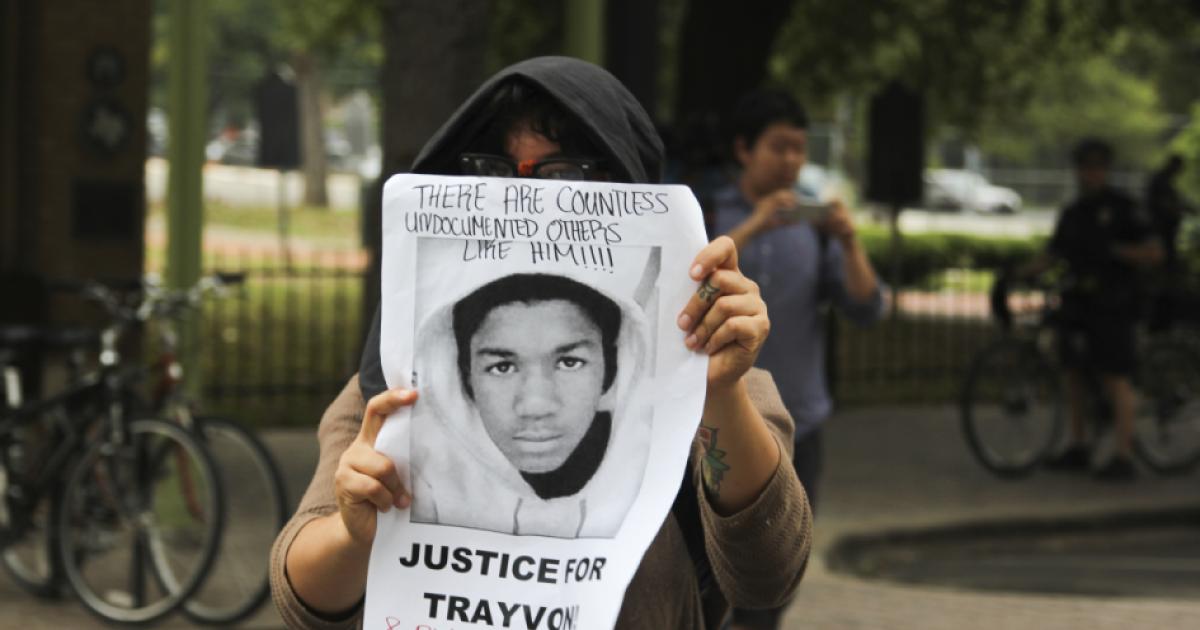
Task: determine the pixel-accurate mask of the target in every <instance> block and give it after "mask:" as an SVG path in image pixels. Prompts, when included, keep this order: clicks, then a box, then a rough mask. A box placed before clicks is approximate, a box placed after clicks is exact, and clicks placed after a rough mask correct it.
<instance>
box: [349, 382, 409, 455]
mask: <svg viewBox="0 0 1200 630" xmlns="http://www.w3.org/2000/svg"><path fill="white" fill-rule="evenodd" d="M415 402H417V392H416V390H412V389H389V390H388V391H386V392H383V393H382V394H379V395H377V396H374V397H372V398H371V400H370V401H368V402H367V409H366V411H365V412H364V413H363V420H362V428H360V429H359V431H358V436H359V438H361V439H362V440H363V441H365V442H366V443H367V444H370V445H372V446H374V445H375V438H377V437H379V431H380V429H382V428H383V422H384V421H385V420H387V418H388V416H390V415H392V414H393V413H395V412H396V410H397V409H399V408H401V407H406V406H408V405H411V404H413V403H415Z"/></svg>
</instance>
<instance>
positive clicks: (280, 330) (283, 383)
mask: <svg viewBox="0 0 1200 630" xmlns="http://www.w3.org/2000/svg"><path fill="white" fill-rule="evenodd" d="M206 262H207V263H208V264H207V265H206V271H208V272H240V273H244V274H245V276H246V280H245V282H244V283H243V284H242V285H241V286H239V287H237V288H236V289H234V290H233V291H231V292H230V293H229V294H228V295H226V296H225V297H224V298H222V299H218V300H211V301H209V303H208V304H206V306H205V309H204V313H203V318H202V322H201V331H202V332H201V338H202V340H203V343H201V344H200V350H199V355H200V367H201V373H202V374H203V384H204V400H205V403H206V407H205V408H206V409H208V410H212V411H215V412H220V413H226V414H230V415H234V416H237V417H238V418H240V419H242V420H244V421H246V422H250V423H253V424H273V425H281V424H282V425H315V424H316V422H317V420H318V419H319V418H320V414H321V411H322V410H323V409H324V407H325V406H326V405H328V404H329V402H330V401H332V400H333V397H334V396H335V395H336V394H337V392H338V391H339V390H340V389H341V388H342V386H343V385H345V383H346V380H347V379H348V378H349V377H350V376H351V375H352V374H353V373H354V372H355V371H356V370H357V368H358V358H359V354H360V352H361V348H362V340H363V337H364V332H363V329H362V321H363V314H362V286H363V273H364V268H365V264H366V256H365V254H364V253H363V252H358V251H345V250H342V251H329V252H320V251H312V252H307V253H300V254H294V255H293V256H292V257H291V261H290V262H291V264H290V265H289V264H285V263H284V262H283V259H282V258H281V257H279V256H276V255H274V254H273V252H269V251H267V252H264V251H241V252H238V251H234V252H225V254H224V255H216V256H213V257H212V258H210V259H209V260H208V261H206Z"/></svg>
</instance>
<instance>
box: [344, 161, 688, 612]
mask: <svg viewBox="0 0 1200 630" xmlns="http://www.w3.org/2000/svg"><path fill="white" fill-rule="evenodd" d="M383 212H384V215H383V229H384V236H383V238H384V242H383V251H384V254H383V293H382V329H381V336H380V352H381V357H382V363H383V369H384V374H385V377H386V379H387V384H388V387H412V388H414V389H416V390H417V391H418V393H419V399H418V401H417V402H416V404H415V405H413V406H412V407H408V408H404V409H402V410H401V411H399V412H398V413H396V414H395V415H394V416H392V417H391V418H389V419H388V421H387V422H386V423H385V424H384V426H383V429H382V431H381V432H380V434H379V437H378V439H377V441H376V445H375V447H376V449H378V450H379V451H381V452H383V453H385V454H387V455H388V456H389V457H391V458H392V459H393V460H394V461H395V462H396V464H397V467H398V468H399V470H400V475H401V478H402V479H403V480H404V482H405V483H406V484H407V486H408V487H409V488H410V490H411V492H412V495H413V502H412V505H411V507H410V508H408V509H405V510H390V511H389V512H386V513H381V514H380V515H379V526H378V529H377V534H376V537H375V542H374V546H373V548H372V552H371V560H370V569H369V572H368V581H367V596H366V597H367V598H366V610H365V616H364V622H363V625H364V627H365V628H381V629H386V630H398V629H404V630H416V629H423V630H443V629H451V628H538V629H558V630H566V629H580V630H584V629H595V628H604V629H606V628H612V627H613V625H614V623H615V622H616V618H617V613H618V612H619V610H620V607H621V602H622V599H623V597H624V594H625V589H626V587H627V586H628V584H629V582H630V580H631V579H632V577H633V574H634V572H635V570H636V569H637V567H638V565H639V563H640V562H641V559H642V556H643V554H644V553H645V551H646V549H647V547H648V546H649V545H650V542H651V540H652V539H653V538H654V536H655V534H656V533H657V532H658V530H659V527H660V526H661V525H662V522H663V520H664V519H665V518H666V515H667V512H668V511H669V510H670V508H671V504H672V501H673V499H674V497H675V495H676V493H677V491H678V489H679V483H680V480H681V479H682V478H683V474H684V468H685V465H686V461H687V456H688V452H689V448H690V445H691V442H692V438H693V436H694V435H695V432H696V428H697V425H698V423H699V419H700V415H701V410H702V407H703V402H704V389H705V374H706V370H707V357H706V356H705V355H704V354H702V353H694V352H691V351H689V350H688V349H687V348H686V347H685V346H684V344H683V333H682V332H681V331H680V330H679V329H678V327H677V326H676V324H675V319H676V317H677V316H678V314H679V312H680V311H681V310H682V309H683V307H684V305H685V304H686V303H687V300H688V298H689V297H690V296H691V295H692V294H693V293H694V292H695V290H696V284H695V283H694V282H693V281H691V280H690V279H689V278H688V267H689V266H690V265H691V263H692V261H693V258H694V257H695V255H696V253H697V252H698V251H699V250H700V249H701V248H702V247H703V246H704V244H705V242H706V239H705V236H704V228H703V225H702V223H701V213H700V209H699V206H698V205H697V203H696V200H695V198H694V197H693V196H692V194H691V192H690V191H689V190H688V189H687V188H685V187H683V186H658V185H637V184H612V183H601V182H577V181H556V180H529V179H496V178H473V177H442V176H428V175H397V176H394V177H392V178H391V179H389V180H388V182H387V184H386V186H385V187H384V206H383Z"/></svg>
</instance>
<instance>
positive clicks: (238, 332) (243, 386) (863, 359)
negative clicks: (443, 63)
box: [200, 251, 995, 426]
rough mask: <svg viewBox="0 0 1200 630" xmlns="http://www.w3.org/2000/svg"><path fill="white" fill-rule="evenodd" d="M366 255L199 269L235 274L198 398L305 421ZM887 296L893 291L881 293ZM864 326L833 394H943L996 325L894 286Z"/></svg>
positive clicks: (970, 300) (341, 344)
mask: <svg viewBox="0 0 1200 630" xmlns="http://www.w3.org/2000/svg"><path fill="white" fill-rule="evenodd" d="M364 266H365V255H364V254H363V253H361V252H346V251H342V252H328V253H320V252H317V253H310V254H306V255H302V256H293V259H292V264H291V265H290V266H285V265H283V264H282V263H281V260H280V259H279V258H278V257H276V256H273V255H269V254H262V253H254V252H250V253H244V252H243V253H233V254H232V255H225V256H218V257H214V258H212V259H210V260H209V265H208V269H209V270H210V271H238V272H242V273H245V274H246V282H245V283H244V284H243V285H242V286H241V287H239V288H237V289H236V290H234V291H233V292H232V293H231V294H230V295H228V296H227V297H226V298H224V299H221V300H217V301H212V302H210V303H209V304H208V305H207V306H206V308H205V311H204V318H203V322H202V332H203V334H202V338H203V340H204V343H203V344H202V350H201V352H200V355H201V368H202V372H203V374H204V384H205V391H204V394H205V401H206V408H207V409H210V410H214V411H218V412H221V413H227V414H231V415H234V416H236V417H238V418H240V419H242V420H244V421H246V422H250V423H254V424H261V425H266V424H270V425H293V426H303V425H308V426H312V425H315V424H316V422H317V420H318V419H319V418H320V414H321V412H322V411H323V409H324V408H325V406H327V405H328V404H329V402H330V401H331V400H332V399H333V397H334V396H335V395H336V394H337V392H338V391H339V390H340V389H341V387H342V386H343V385H344V384H345V382H346V379H347V378H348V377H349V376H350V375H351V374H353V373H354V371H355V370H356V369H357V367H358V358H359V354H360V352H361V344H362V339H363V337H364V331H363V330H362V321H363V317H362V315H363V313H362V286H363V270H364ZM889 301H890V302H891V301H892V300H889ZM889 309H890V314H889V315H887V316H885V317H884V319H883V320H882V321H880V322H878V323H877V324H876V325H874V326H871V327H869V328H857V327H855V326H853V325H852V324H850V323H848V322H845V321H839V322H838V323H837V324H836V325H835V328H834V332H833V337H832V338H831V340H830V345H829V347H830V353H831V357H830V367H831V368H832V369H833V373H832V375H831V382H832V385H833V387H834V390H835V393H836V397H837V399H838V401H839V403H841V404H845V405H863V404H885V403H947V402H952V401H953V400H956V398H957V394H958V390H959V387H960V379H961V377H962V375H963V374H964V373H965V370H966V367H967V366H968V365H969V364H970V361H971V359H972V357H973V356H974V354H975V353H976V352H977V351H978V350H979V349H980V348H982V347H983V345H985V344H986V343H987V342H988V341H989V340H990V339H992V338H993V336H994V334H995V332H994V329H993V326H992V325H991V323H990V322H989V320H988V305H987V295H986V294H985V293H983V292H981V291H975V292H970V291H962V290H948V291H929V290H918V289H911V288H906V289H901V290H900V291H899V292H897V293H896V294H895V296H894V304H892V305H891V306H890V307H889Z"/></svg>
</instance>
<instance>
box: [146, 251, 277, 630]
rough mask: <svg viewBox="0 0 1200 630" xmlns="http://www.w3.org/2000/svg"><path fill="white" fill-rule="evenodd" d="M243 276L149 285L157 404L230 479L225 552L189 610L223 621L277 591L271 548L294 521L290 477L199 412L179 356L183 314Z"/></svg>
mask: <svg viewBox="0 0 1200 630" xmlns="http://www.w3.org/2000/svg"><path fill="white" fill-rule="evenodd" d="M243 280H244V278H243V276H241V275H240V274H217V275H212V276H208V277H205V278H201V279H200V280H199V281H198V282H197V283H196V284H195V285H194V286H192V287H191V288H189V289H182V290H175V291H171V290H166V289H163V288H162V287H161V286H160V285H159V284H158V283H157V281H156V279H155V278H153V277H147V278H146V279H145V280H144V281H143V289H142V294H143V297H142V300H143V301H142V309H143V311H144V318H145V321H147V322H148V323H150V324H152V325H153V326H154V327H155V328H156V332H157V334H156V338H157V340H158V348H157V356H156V357H155V359H154V360H153V362H152V363H153V366H154V367H153V369H152V376H153V383H152V391H153V394H152V397H151V400H150V401H149V407H150V408H151V409H153V410H154V412H155V414H156V415H159V416H161V417H164V418H166V419H168V420H170V421H172V422H175V423H177V424H178V425H179V426H181V427H184V428H185V429H187V430H188V431H189V432H191V433H192V435H193V436H194V437H196V438H197V439H198V440H199V441H200V442H201V444H202V445H204V446H205V447H206V448H207V449H208V451H209V454H210V455H212V456H213V458H214V460H216V462H217V464H218V466H217V469H218V474H220V475H221V476H222V481H223V483H222V488H223V489H224V498H225V509H224V514H225V517H226V521H225V523H226V527H225V531H224V533H223V536H222V538H221V541H222V542H221V549H220V550H219V553H218V556H217V560H216V562H215V564H214V565H213V566H212V567H211V568H210V570H209V575H208V576H207V579H206V580H205V582H204V584H203V585H202V586H201V588H200V589H199V590H198V591H197V592H196V593H194V594H193V595H192V596H191V597H190V598H188V600H187V601H186V602H185V603H184V605H183V607H182V609H181V610H182V612H183V614H184V615H185V616H187V617H188V618H190V619H192V620H193V621H196V622H199V623H207V624H215V625H227V624H232V623H235V622H237V621H240V620H242V619H244V618H246V617H248V616H249V615H251V614H252V613H253V612H254V611H255V610H257V609H258V607H259V606H261V605H262V603H263V602H265V601H266V599H267V598H268V597H269V596H270V582H269V573H268V571H269V564H268V554H267V553H266V550H267V549H270V546H271V544H272V542H273V541H274V539H275V536H276V534H277V533H278V532H279V530H280V529H282V527H283V525H284V524H285V523H286V522H287V518H288V512H287V505H288V504H287V497H286V494H285V489H284V485H283V478H282V475H281V474H280V472H279V467H278V465H277V464H276V462H275V460H274V459H273V458H272V456H271V454H270V451H269V450H268V449H267V447H266V445H264V444H263V442H262V440H260V439H259V438H258V436H257V435H255V434H254V433H253V432H251V431H249V430H247V429H246V428H245V427H243V426H242V425H241V424H239V423H238V422H236V421H234V420H232V419H229V418H222V417H217V416H211V415H198V414H196V413H195V412H194V410H195V408H196V404H195V402H194V401H192V400H190V399H189V398H188V396H187V395H186V387H184V383H185V379H186V376H187V374H186V372H185V371H184V368H183V366H182V364H181V363H180V362H179V360H178V350H179V335H178V328H179V326H180V324H181V322H182V320H183V318H184V317H186V316H187V315H188V314H189V313H192V312H195V311H197V310H198V308H199V307H200V306H201V304H202V303H203V301H204V298H205V297H206V296H208V295H212V294H219V293H222V292H223V291H224V290H225V289H226V288H227V287H228V286H231V285H234V284H240V283H241V282H243ZM252 523H258V524H260V526H259V527H253V526H251V524H252ZM262 525H265V527H264V526H262Z"/></svg>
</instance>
